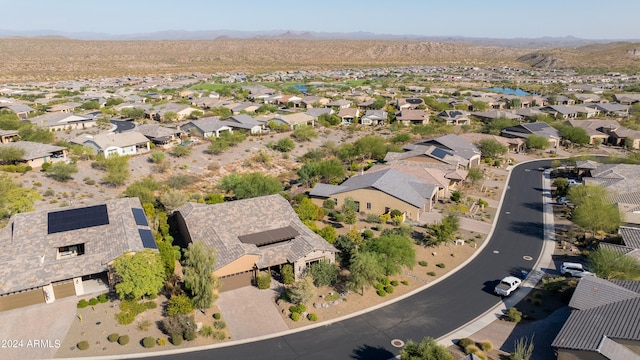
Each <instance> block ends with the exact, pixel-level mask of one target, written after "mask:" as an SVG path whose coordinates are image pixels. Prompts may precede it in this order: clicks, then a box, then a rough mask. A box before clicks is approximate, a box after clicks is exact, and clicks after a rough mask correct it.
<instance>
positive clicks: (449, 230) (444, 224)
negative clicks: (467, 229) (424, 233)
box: [429, 214, 460, 245]
mask: <svg viewBox="0 0 640 360" xmlns="http://www.w3.org/2000/svg"><path fill="white" fill-rule="evenodd" d="M459 228H460V219H459V218H458V216H457V215H456V214H448V215H446V216H445V217H443V218H442V220H441V221H440V222H438V223H435V224H433V225H431V227H430V229H429V230H430V233H431V240H430V241H429V242H430V243H432V244H434V245H438V244H441V243H443V242H449V241H451V240H453V237H454V236H455V234H456V231H458V229H459Z"/></svg>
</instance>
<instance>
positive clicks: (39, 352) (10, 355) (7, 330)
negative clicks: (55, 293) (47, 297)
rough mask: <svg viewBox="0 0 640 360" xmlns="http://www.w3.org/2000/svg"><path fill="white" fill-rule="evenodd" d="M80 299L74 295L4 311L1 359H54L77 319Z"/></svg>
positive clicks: (0, 332) (0, 319)
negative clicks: (77, 307)
mask: <svg viewBox="0 0 640 360" xmlns="http://www.w3.org/2000/svg"><path fill="white" fill-rule="evenodd" d="M77 302H78V298H76V297H75V296H72V297H68V298H64V299H59V300H56V301H55V302H53V303H51V304H38V305H32V306H27V307H23V308H20V309H14V310H9V311H3V312H0V324H2V326H0V340H2V344H0V359H4V360H11V359H51V358H53V357H54V356H55V354H56V351H57V350H58V348H59V347H60V344H62V341H63V340H64V338H65V336H66V335H67V332H68V331H69V327H70V326H71V322H72V321H74V320H75V316H76V304H77ZM7 346H10V347H7Z"/></svg>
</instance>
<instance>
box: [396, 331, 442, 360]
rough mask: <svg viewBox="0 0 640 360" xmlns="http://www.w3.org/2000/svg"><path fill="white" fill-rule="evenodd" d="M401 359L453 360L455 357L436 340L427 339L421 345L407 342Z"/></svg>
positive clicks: (401, 353) (411, 341)
mask: <svg viewBox="0 0 640 360" xmlns="http://www.w3.org/2000/svg"><path fill="white" fill-rule="evenodd" d="M400 358H401V359H402V360H453V355H451V353H450V352H449V350H448V349H447V348H446V347H445V346H443V345H440V344H438V342H437V341H436V340H435V339H433V338H431V337H425V338H424V339H422V341H421V342H420V343H416V342H414V341H413V340H409V341H407V343H406V344H405V345H404V347H403V348H402V351H400Z"/></svg>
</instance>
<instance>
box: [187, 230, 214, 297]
mask: <svg viewBox="0 0 640 360" xmlns="http://www.w3.org/2000/svg"><path fill="white" fill-rule="evenodd" d="M215 269H216V256H215V254H214V253H213V249H209V248H206V247H205V245H204V243H202V242H196V243H191V244H189V247H188V248H187V249H186V250H185V251H184V260H183V272H184V284H185V287H186V288H187V290H188V291H189V292H190V293H191V300H192V302H193V305H194V306H195V307H197V308H199V309H208V308H210V307H211V304H213V301H214V300H215V298H214V295H213V290H214V289H216V288H218V287H219V281H218V279H217V278H216V277H215V276H214V275H213V271H214V270H215Z"/></svg>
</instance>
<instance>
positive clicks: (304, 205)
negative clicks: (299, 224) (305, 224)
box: [293, 197, 324, 221]
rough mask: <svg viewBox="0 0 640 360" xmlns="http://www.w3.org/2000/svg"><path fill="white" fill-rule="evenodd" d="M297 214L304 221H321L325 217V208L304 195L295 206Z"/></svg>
mask: <svg viewBox="0 0 640 360" xmlns="http://www.w3.org/2000/svg"><path fill="white" fill-rule="evenodd" d="M293 210H295V212H296V214H298V217H299V218H300V220H302V221H316V220H317V221H320V220H322V219H323V218H324V210H322V208H321V207H320V206H318V205H316V204H314V203H313V201H311V199H309V198H308V197H303V198H302V199H300V201H299V202H298V203H297V204H296V205H295V206H294V207H293Z"/></svg>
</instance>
